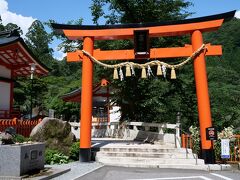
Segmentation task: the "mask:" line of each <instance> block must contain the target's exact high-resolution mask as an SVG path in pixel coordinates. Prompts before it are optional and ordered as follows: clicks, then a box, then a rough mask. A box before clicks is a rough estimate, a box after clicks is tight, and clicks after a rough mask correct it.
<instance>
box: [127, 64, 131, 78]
mask: <svg viewBox="0 0 240 180" xmlns="http://www.w3.org/2000/svg"><path fill="white" fill-rule="evenodd" d="M129 76H131V69H130V66H129V65H126V77H129Z"/></svg>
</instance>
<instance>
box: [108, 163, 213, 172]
mask: <svg viewBox="0 0 240 180" xmlns="http://www.w3.org/2000/svg"><path fill="white" fill-rule="evenodd" d="M104 164H105V165H108V166H120V167H137V168H165V169H168V168H171V169H191V170H205V171H209V167H208V165H203V164H197V165H196V164H150V163H148V164H147V163H139V162H138V163H122V162H119V163H111V162H108V163H104Z"/></svg>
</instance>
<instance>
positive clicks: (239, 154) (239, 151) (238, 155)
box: [181, 134, 240, 163]
mask: <svg viewBox="0 0 240 180" xmlns="http://www.w3.org/2000/svg"><path fill="white" fill-rule="evenodd" d="M234 138H235V140H234V142H233V146H230V159H229V161H228V162H230V163H236V162H240V135H234ZM181 140H182V148H189V149H192V148H193V143H194V141H193V139H192V137H191V135H189V134H182V135H181Z"/></svg>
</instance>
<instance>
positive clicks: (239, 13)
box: [235, 10, 240, 19]
mask: <svg viewBox="0 0 240 180" xmlns="http://www.w3.org/2000/svg"><path fill="white" fill-rule="evenodd" d="M235 17H236V18H238V19H240V10H238V11H237V12H236V13H235Z"/></svg>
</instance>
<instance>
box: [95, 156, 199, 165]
mask: <svg viewBox="0 0 240 180" xmlns="http://www.w3.org/2000/svg"><path fill="white" fill-rule="evenodd" d="M96 160H97V161H98V162H101V163H103V164H106V165H120V166H122V165H126V166H128V165H139V166H160V165H163V164H165V165H176V164H182V165H196V164H198V165H204V160H202V159H197V163H196V160H195V159H179V158H175V159H170V158H145V157H127V158H126V157H106V156H105V157H103V156H98V155H97V156H96Z"/></svg>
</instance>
